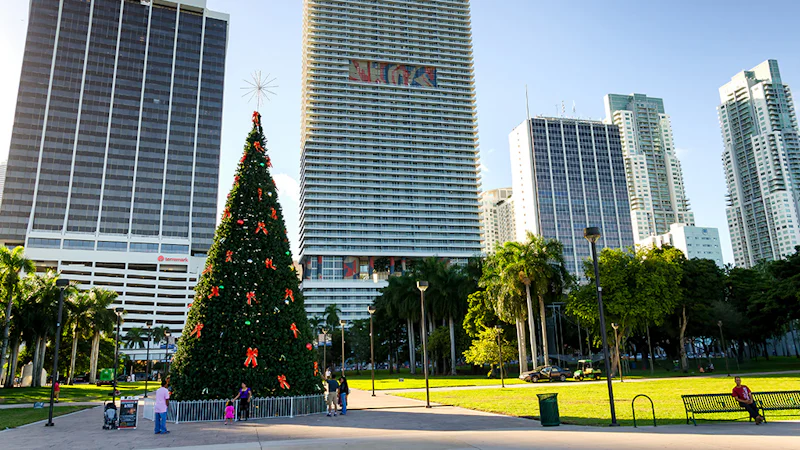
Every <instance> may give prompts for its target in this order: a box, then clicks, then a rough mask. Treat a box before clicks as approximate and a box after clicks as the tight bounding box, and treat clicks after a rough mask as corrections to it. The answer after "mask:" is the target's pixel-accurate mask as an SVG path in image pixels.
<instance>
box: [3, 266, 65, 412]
mask: <svg viewBox="0 0 800 450" xmlns="http://www.w3.org/2000/svg"><path fill="white" fill-rule="evenodd" d="M56 286H57V287H58V288H59V290H58V319H57V320H56V345H55V349H54V350H55V353H53V373H52V374H51V378H52V381H51V382H50V412H49V413H48V415H47V423H46V424H44V426H46V427H52V426H53V425H54V424H53V402H54V401H55V395H56V382H58V347H59V346H60V345H61V316H62V313H63V311H64V288H66V287H67V286H69V280H66V279H64V278H59V279H57V280H56ZM9 301H10V300H9ZM8 366H9V367H11V364H9V365H8Z"/></svg>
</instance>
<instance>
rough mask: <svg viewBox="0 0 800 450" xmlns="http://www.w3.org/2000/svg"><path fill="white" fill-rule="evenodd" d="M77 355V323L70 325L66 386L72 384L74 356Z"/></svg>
mask: <svg viewBox="0 0 800 450" xmlns="http://www.w3.org/2000/svg"><path fill="white" fill-rule="evenodd" d="M77 354H78V322H75V323H73V324H72V357H71V358H70V359H69V377H67V384H72V378H73V377H74V376H75V355H77Z"/></svg>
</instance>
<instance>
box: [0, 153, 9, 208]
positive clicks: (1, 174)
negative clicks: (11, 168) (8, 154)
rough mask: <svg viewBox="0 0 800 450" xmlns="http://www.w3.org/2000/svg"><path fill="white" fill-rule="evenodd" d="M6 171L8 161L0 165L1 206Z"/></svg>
mask: <svg viewBox="0 0 800 450" xmlns="http://www.w3.org/2000/svg"><path fill="white" fill-rule="evenodd" d="M6 169H8V161H3V162H1V163H0V205H2V204H3V187H4V186H5V185H6Z"/></svg>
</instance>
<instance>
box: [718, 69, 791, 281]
mask: <svg viewBox="0 0 800 450" xmlns="http://www.w3.org/2000/svg"><path fill="white" fill-rule="evenodd" d="M719 97H720V102H721V104H720V106H719V107H718V108H717V111H718V113H719V124H720V128H721V131H722V141H723V143H724V145H725V151H724V152H723V154H722V162H723V165H724V166H725V181H726V182H727V185H728V207H727V209H726V213H727V216H728V227H729V228H730V232H731V241H732V243H733V257H734V260H735V262H736V265H737V266H741V267H752V266H754V265H755V264H757V263H758V262H759V261H772V260H776V259H780V258H781V257H782V256H784V255H788V254H791V253H794V247H795V246H796V245H798V244H800V221H798V208H800V142H798V128H797V116H796V115H795V110H794V102H793V101H792V94H791V91H790V90H789V86H787V85H786V84H784V83H783V81H782V80H781V74H780V71H779V70H778V62H777V61H775V60H768V61H764V62H763V63H761V64H759V65H758V66H756V67H754V68H753V69H751V70H746V71H743V72H739V73H738V74H736V75H735V76H734V77H733V78H731V81H730V82H729V83H727V84H725V85H724V86H722V87H721V88H720V89H719Z"/></svg>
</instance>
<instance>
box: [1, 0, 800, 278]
mask: <svg viewBox="0 0 800 450" xmlns="http://www.w3.org/2000/svg"><path fill="white" fill-rule="evenodd" d="M208 5H209V7H210V8H211V9H215V10H218V11H223V12H227V13H229V14H230V15H231V30H230V42H229V44H228V61H227V68H226V86H225V110H224V115H223V142H222V164H221V173H220V194H219V197H220V201H223V200H224V198H225V195H226V194H227V192H228V189H229V187H230V183H231V182H232V179H233V171H234V169H235V164H236V163H237V161H238V159H239V158H240V156H241V151H242V145H243V142H244V139H245V137H246V134H247V132H248V129H249V126H250V113H251V112H252V110H253V108H254V105H252V104H248V103H247V102H246V101H245V99H243V98H242V97H241V95H242V90H241V89H240V88H241V87H242V86H244V82H243V79H244V78H247V77H249V75H250V73H251V72H253V71H255V70H261V71H262V72H263V73H264V74H266V73H271V74H272V75H273V76H275V77H277V81H276V83H277V84H278V85H279V87H278V89H277V92H278V95H277V97H275V98H273V99H272V100H271V101H270V102H268V103H267V104H266V105H265V106H263V107H262V114H263V116H264V127H265V131H266V133H267V137H268V139H269V151H270V154H271V156H272V161H273V164H274V169H273V176H275V178H276V181H277V183H278V186H279V188H280V200H281V202H282V204H283V208H284V212H285V215H286V218H287V226H288V227H289V234H290V237H291V238H292V239H291V240H292V244H293V245H294V247H293V251H294V253H295V254H297V247H296V245H297V227H298V226H297V224H298V220H297V216H298V214H297V197H298V194H299V190H298V186H297V181H296V180H298V178H299V159H300V56H301V29H302V28H301V27H302V2H301V1H300V0H297V1H290V0H208ZM27 9H28V2H27V1H14V2H4V5H3V6H2V12H3V14H2V15H0V61H3V62H4V64H5V66H6V70H4V71H3V72H2V73H0V158H2V159H4V158H5V157H6V155H7V152H8V142H9V139H10V134H11V127H12V123H13V115H14V104H15V99H16V95H17V86H18V82H19V71H20V65H21V61H22V52H23V49H24V40H25V29H26V23H27V13H28V11H27ZM799 13H800V3H797V2H794V1H790V0H785V1H761V2H759V3H758V4H755V3H753V2H752V1H747V2H745V1H736V0H727V1H721V0H720V1H708V0H706V1H696V0H695V1H684V0H672V1H670V2H658V3H656V2H631V1H616V0H608V1H604V2H590V1H576V2H552V1H551V2H547V1H522V0H517V1H511V0H503V1H499V0H473V2H472V25H473V41H474V49H475V73H476V84H477V92H478V126H479V129H480V131H479V132H480V144H481V158H482V162H483V164H484V166H485V168H484V171H483V187H484V188H485V189H491V188H495V187H503V186H510V184H511V181H510V179H511V177H510V162H509V156H508V133H509V132H510V131H511V129H512V128H514V127H515V126H516V125H517V124H519V123H520V122H522V121H523V120H524V118H525V85H526V84H527V85H528V90H529V104H530V110H531V114H545V115H554V114H556V112H557V110H556V105H560V104H561V102H562V101H564V102H565V104H566V106H567V112H568V114H571V109H572V104H573V102H574V103H575V105H576V110H577V115H579V116H581V117H584V118H595V119H601V118H602V116H603V114H604V112H603V96H604V95H605V94H607V93H621V94H628V93H631V92H638V93H643V94H647V95H650V96H654V97H662V98H663V99H664V103H665V107H666V110H667V113H668V114H670V116H671V117H672V126H673V132H674V135H675V142H676V145H677V148H678V149H679V156H680V158H681V162H682V164H683V172H684V177H685V181H686V186H687V191H688V195H689V197H690V200H691V203H692V208H693V210H694V213H695V218H696V221H697V224H698V225H701V226H710V227H718V228H719V229H720V236H721V238H722V243H723V250H724V256H725V261H726V262H732V260H733V258H732V253H731V250H730V248H731V247H730V239H729V236H728V227H727V223H726V220H725V183H724V179H723V173H722V163H721V162H720V155H721V152H722V142H721V139H720V133H719V126H718V123H717V115H716V109H715V108H716V106H717V104H718V103H719V94H718V88H719V87H720V86H721V85H722V84H724V83H726V82H727V81H728V80H730V77H731V76H733V75H734V74H736V73H737V72H739V71H741V70H744V69H749V68H751V67H754V66H755V65H757V64H758V63H760V62H762V61H764V60H765V59H777V60H778V61H779V63H780V68H781V74H782V75H783V79H784V82H786V83H789V84H790V85H792V86H795V87H797V86H800V59H799V58H798V47H800V31H799V30H800V27H798V18H800V14H799ZM797 89H800V87H797ZM559 108H560V106H559Z"/></svg>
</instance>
